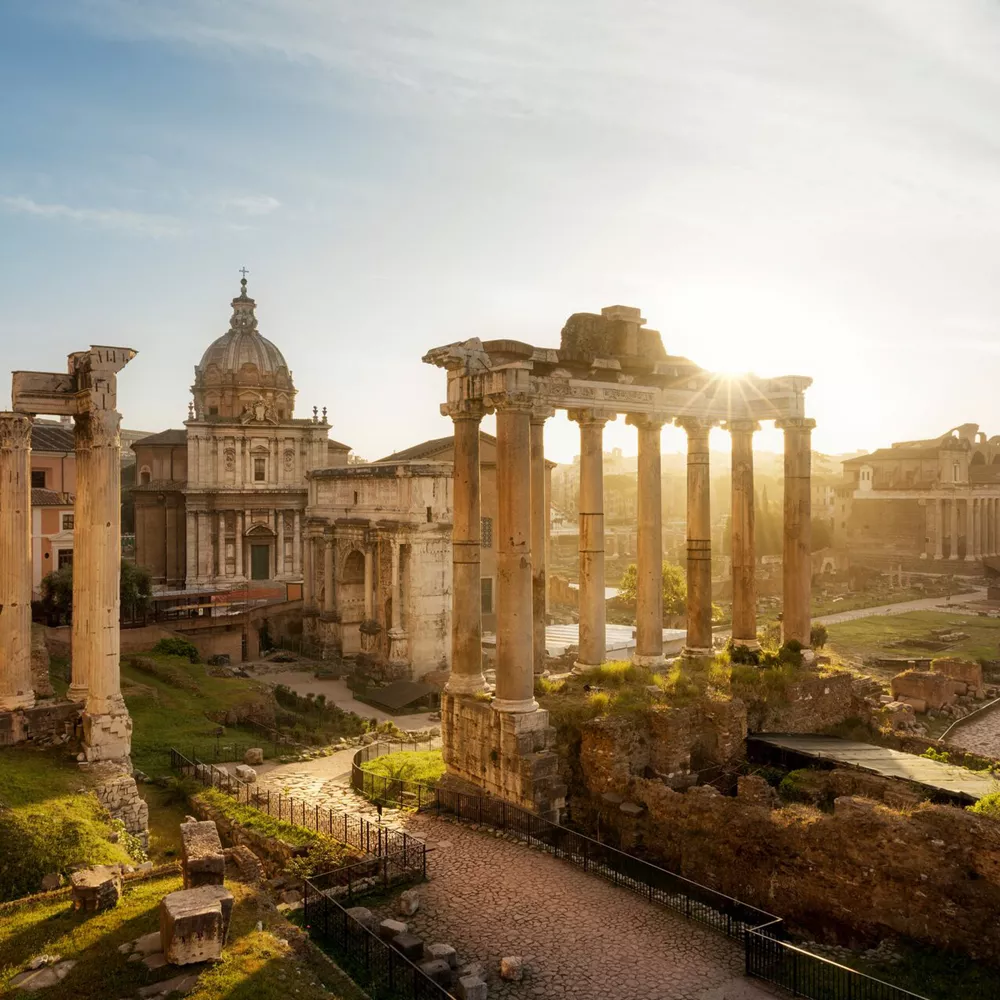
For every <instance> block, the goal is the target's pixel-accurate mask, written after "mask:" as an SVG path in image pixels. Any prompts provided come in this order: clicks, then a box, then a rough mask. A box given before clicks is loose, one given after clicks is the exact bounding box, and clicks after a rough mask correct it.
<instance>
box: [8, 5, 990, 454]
mask: <svg viewBox="0 0 1000 1000" xmlns="http://www.w3.org/2000/svg"><path fill="white" fill-rule="evenodd" d="M998 51H1000V8H998V7H997V6H996V4H995V3H993V2H992V0H949V2H947V3H946V2H944V0H936V2H930V0H863V2H862V0H808V2H801V3H794V4H792V3H788V2H787V0H656V2H638V0H627V2H625V3H617V4H612V3H610V2H597V0H576V2H574V3H569V2H566V0H560V2H554V0H530V2H529V0H510V2H508V3H506V4H495V3H485V2H480V0H461V2H459V0H450V2H438V0H434V2H431V0H428V2H426V3H421V4H416V3H404V2H402V0H391V2H387V0H365V2H364V3H357V2H355V3H345V2H340V0H325V2H318V0H281V2H278V0H267V2H265V0H242V2H239V3H237V2H235V0H160V2H156V3H153V2H145V0H30V2H29V0H10V2H8V3H6V4H3V5H2V6H0V94H2V95H3V96H2V97H0V303H2V307H0V341H2V343H3V346H4V348H5V356H6V357H7V358H8V359H9V362H10V367H11V368H36V369H47V370H51V369H59V368H61V367H62V366H63V364H64V357H65V355H66V354H67V353H68V352H69V351H71V350H76V349H78V348H79V347H81V346H82V345H86V344H88V343H111V344H127V345H129V346H132V347H134V348H136V349H137V350H138V351H139V352H140V353H139V356H138V357H137V358H136V360H135V361H134V362H133V363H132V364H131V365H130V366H129V368H128V369H126V370H125V372H124V373H123V374H122V376H121V379H120V400H121V408H122V411H123V413H124V417H125V423H126V425H127V426H130V427H140V428H145V429H150V430H159V429H161V428H164V427H168V426H179V425H180V422H181V421H182V420H183V419H184V416H185V414H186V408H187V401H188V399H189V393H188V387H189V386H190V383H191V380H192V377H193V365H194V364H195V363H196V362H197V361H198V359H199V358H200V355H201V353H202V351H203V350H204V348H205V347H206V346H207V344H208V343H209V342H210V341H211V340H212V339H214V337H216V336H218V335H220V334H221V333H223V332H224V331H225V329H226V327H227V325H228V317H229V307H228V300H229V299H230V298H231V297H232V296H233V294H235V292H236V290H237V287H238V278H239V275H238V273H237V269H238V268H239V267H240V266H242V265H246V266H247V267H248V268H250V271H251V273H250V288H251V293H252V294H253V295H254V296H255V298H256V299H257V301H258V316H259V319H260V325H261V330H262V332H263V333H264V334H265V335H266V336H268V337H270V338H271V339H272V340H274V341H275V342H276V343H277V344H278V346H279V347H280V348H281V349H282V350H283V352H284V353H285V356H286V358H287V359H288V362H289V364H290V366H291V368H292V370H293V373H294V376H295V380H296V384H297V387H298V389H299V397H298V407H299V412H300V414H302V415H304V414H305V413H306V412H307V411H308V410H309V409H311V407H312V406H313V405H317V406H323V405H325V406H327V407H329V412H330V417H331V420H332V422H333V425H334V426H333V431H332V434H333V436H334V437H336V438H338V439H339V440H342V441H345V442H347V443H349V444H351V445H352V446H354V447H355V448H356V450H357V451H358V452H359V453H360V454H361V455H363V456H365V457H368V458H377V457H379V456H381V455H382V454H385V453H387V452H389V451H392V450H393V449H395V448H400V447H405V446H407V445H409V444H412V443H414V442H416V441H419V440H421V439H422V438H425V437H430V436H434V435H437V434H442V433H447V427H448V425H447V423H446V422H444V421H443V420H442V418H441V417H440V416H439V415H438V413H437V404H438V402H439V401H440V399H441V398H443V392H444V379H443V374H442V373H441V372H439V371H437V370H436V369H431V368H429V367H426V366H424V365H422V364H421V363H420V356H421V355H422V353H423V352H424V351H425V350H426V349H427V348H429V347H431V346H435V345H438V344H441V343H447V342H450V341H452V340H457V339H462V338H465V337H469V336H481V337H484V338H487V337H496V336H501V335H502V336H511V337H516V338H518V339H522V340H528V341H531V342H534V343H539V344H551V345H555V344H557V343H558V336H559V329H560V328H561V326H562V323H563V322H564V320H565V318H566V317H567V316H568V315H569V314H570V313H572V312H578V311H597V310H599V309H600V307H601V306H604V305H608V304H611V303H624V304H628V305H636V306H639V307H641V308H642V310H643V314H644V315H645V316H646V317H647V320H648V322H649V324H650V325H651V326H653V327H656V328H658V329H660V330H661V332H662V333H663V337H664V341H665V343H666V345H667V348H668V350H670V351H671V352H673V353H679V354H685V355H687V356H689V357H691V358H692V359H694V360H695V361H697V362H699V363H700V364H702V365H704V366H706V367H712V368H723V369H726V370H747V369H752V370H755V371H757V372H758V373H760V374H764V375H768V374H785V373H791V372H795V373H799V374H807V375H812V376H813V377H814V378H815V380H816V382H815V385H814V387H813V389H811V390H810V408H811V410H812V413H813V415H814V416H815V417H816V419H817V421H818V427H817V431H816V434H815V441H816V444H817V446H818V447H819V448H822V449H824V450H827V451H841V450H848V449H853V448H862V447H874V446H877V445H880V444H884V443H887V442H889V441H891V440H895V439H901V438H903V439H906V438H914V437H918V436H922V435H932V434H937V433H941V432H943V431H944V430H946V429H947V428H948V427H951V426H954V425H956V424H959V423H962V422H965V421H969V420H972V421H978V422H979V423H981V424H982V425H983V427H984V428H985V429H986V430H988V431H990V432H997V433H1000V394H998V393H997V392H996V390H995V384H996V373H997V364H998V361H1000V346H998V345H1000V336H998V334H1000V321H998V316H1000V280H998V278H1000V126H998V124H997V123H998V122H1000V59H997V52H998ZM0 392H2V395H0V405H4V403H5V400H6V388H4V389H3V390H0ZM634 433H635V432H634V430H633V429H632V428H627V427H625V426H624V425H623V424H622V422H619V423H618V424H616V425H611V426H610V427H609V429H608V431H607V432H606V437H607V440H608V442H609V444H620V445H622V446H623V447H624V448H625V449H626V450H627V451H634ZM759 443H760V444H761V445H762V446H765V447H768V446H778V443H779V442H778V440H777V438H776V436H775V435H774V432H770V431H768V432H764V433H762V434H761V435H760V442H759ZM575 444H576V438H575V428H574V427H573V426H572V425H570V424H568V423H566V422H565V421H561V420H558V421H552V422H550V426H549V428H548V430H547V447H548V450H549V453H550V454H551V455H552V456H553V457H555V458H557V459H560V460H565V459H567V458H569V457H570V456H572V454H573V453H574V452H575V450H576V447H575ZM666 444H667V447H668V448H669V447H680V446H681V444H682V439H681V437H680V432H677V431H673V432H669V433H667V434H666ZM717 444H718V445H720V446H724V445H725V440H724V436H723V435H721V432H720V437H719V440H718V442H717Z"/></svg>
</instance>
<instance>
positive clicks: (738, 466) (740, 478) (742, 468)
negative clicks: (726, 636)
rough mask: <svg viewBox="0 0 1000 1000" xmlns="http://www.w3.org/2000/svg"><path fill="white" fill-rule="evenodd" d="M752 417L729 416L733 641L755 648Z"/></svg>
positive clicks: (755, 579) (753, 429)
mask: <svg viewBox="0 0 1000 1000" xmlns="http://www.w3.org/2000/svg"><path fill="white" fill-rule="evenodd" d="M757 430H760V424H758V423H757V422H756V421H754V420H730V421H729V432H730V435H731V437H732V442H733V464H732V469H733V483H732V490H733V505H732V559H733V633H732V634H733V642H734V643H736V644H738V645H740V646H748V647H749V648H751V649H758V648H759V647H760V643H758V642H757V551H756V545H755V540H754V498H753V434H754V431H757Z"/></svg>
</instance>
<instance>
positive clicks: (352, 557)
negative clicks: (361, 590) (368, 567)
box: [341, 549, 365, 583]
mask: <svg viewBox="0 0 1000 1000" xmlns="http://www.w3.org/2000/svg"><path fill="white" fill-rule="evenodd" d="M341 580H342V581H343V582H344V583H364V582H365V556H364V553H363V552H361V551H359V550H358V549H351V551H350V552H348V553H347V555H346V556H345V557H344V568H343V571H342V573H341Z"/></svg>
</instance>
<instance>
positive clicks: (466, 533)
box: [365, 402, 486, 694]
mask: <svg viewBox="0 0 1000 1000" xmlns="http://www.w3.org/2000/svg"><path fill="white" fill-rule="evenodd" d="M483 412H484V411H483V407H482V404H480V403H474V402H464V403H461V404H459V405H457V406H454V407H452V409H451V419H452V422H453V423H454V426H455V465H454V480H453V487H452V488H453V491H454V495H453V503H452V506H453V508H454V515H453V518H452V529H451V559H452V563H451V566H452V581H451V676H450V677H449V679H448V691H450V692H451V693H452V694H475V693H476V692H477V691H482V690H483V689H484V688H485V687H486V680H485V679H484V677H483V621H482V596H481V594H482V586H481V584H480V565H479V560H480V547H481V545H482V539H481V530H482V520H481V508H480V496H479V422H480V421H481V420H482V418H483ZM367 566H368V557H367V554H366V556H365V567H366V573H367Z"/></svg>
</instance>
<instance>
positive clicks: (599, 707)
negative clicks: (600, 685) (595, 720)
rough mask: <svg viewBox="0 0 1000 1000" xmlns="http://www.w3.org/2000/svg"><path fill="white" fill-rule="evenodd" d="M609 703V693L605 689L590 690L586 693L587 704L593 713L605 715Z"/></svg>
mask: <svg viewBox="0 0 1000 1000" xmlns="http://www.w3.org/2000/svg"><path fill="white" fill-rule="evenodd" d="M611 703H612V699H611V695H610V694H608V692H607V691H591V692H590V694H589V695H587V704H588V705H589V706H590V708H591V710H592V711H593V712H594V714H595V715H607V713H608V711H609V710H610V708H611Z"/></svg>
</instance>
